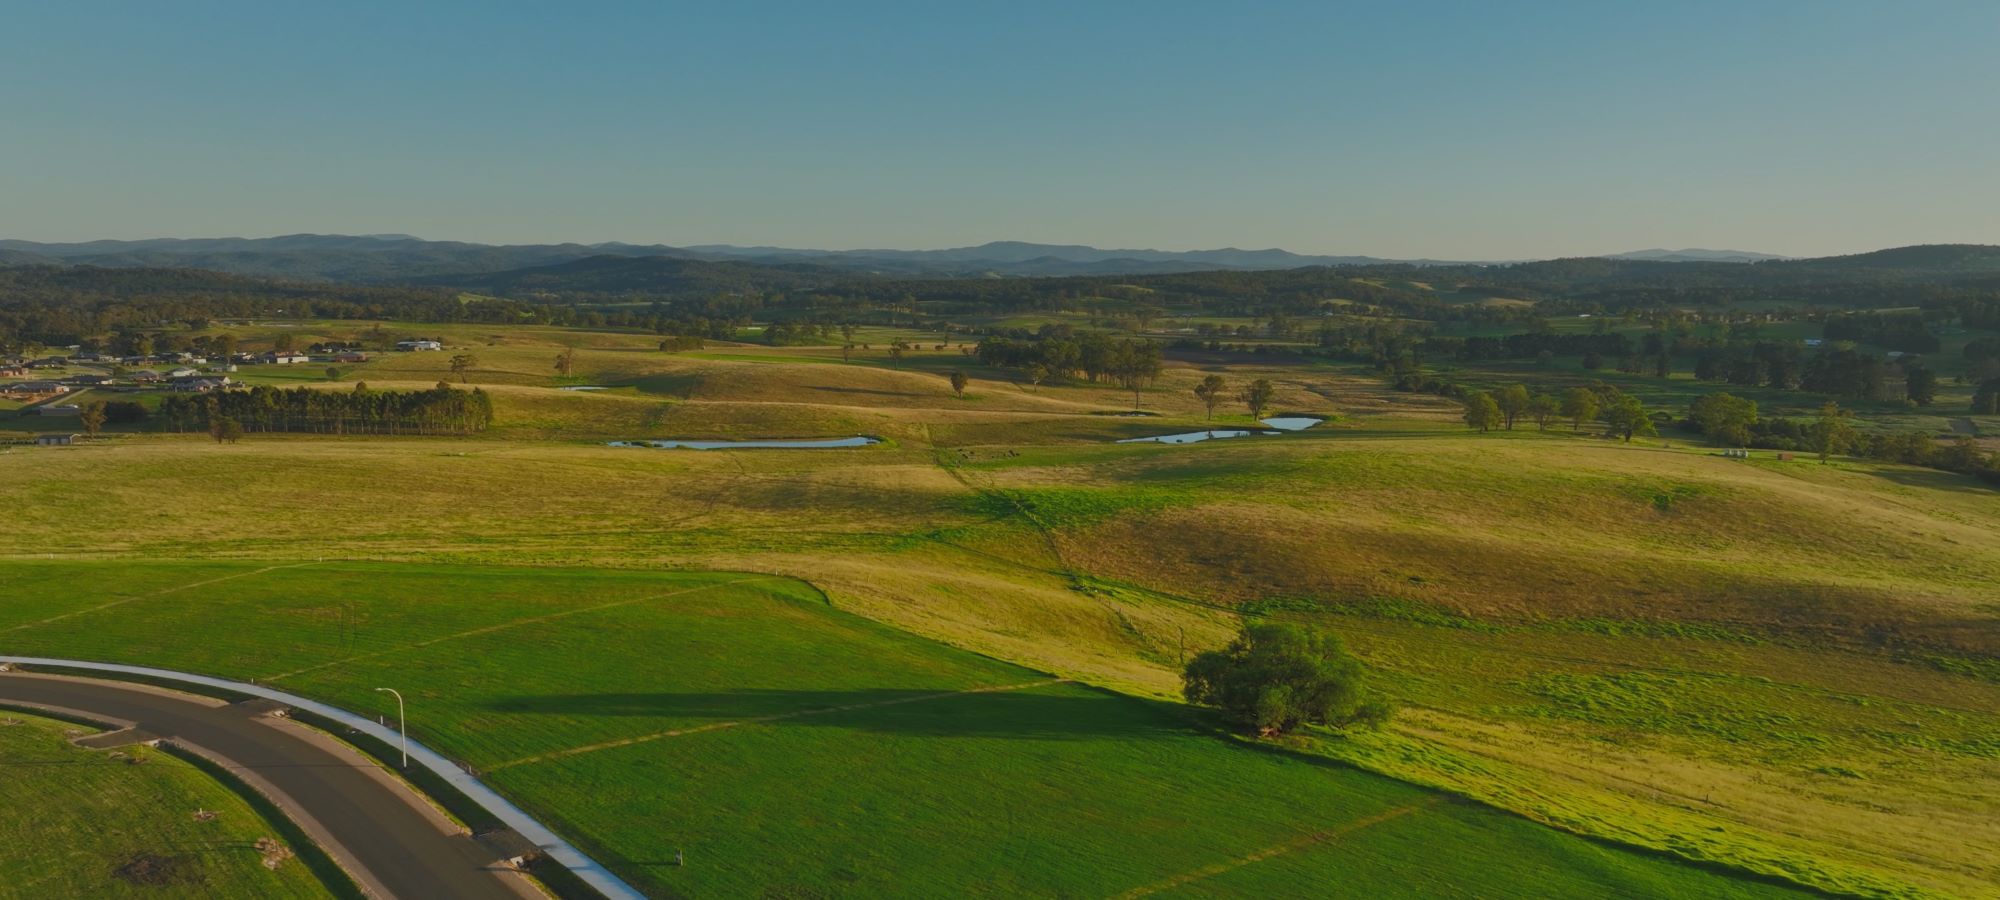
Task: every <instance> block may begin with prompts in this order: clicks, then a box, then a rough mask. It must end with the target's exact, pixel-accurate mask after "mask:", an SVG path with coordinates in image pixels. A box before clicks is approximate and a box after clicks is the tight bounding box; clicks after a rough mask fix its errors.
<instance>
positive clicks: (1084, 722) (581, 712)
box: [490, 686, 1204, 740]
mask: <svg viewBox="0 0 2000 900" xmlns="http://www.w3.org/2000/svg"><path fill="white" fill-rule="evenodd" d="M1061 690H1062V692H1061V693H1050V692H1048V691H1047V690H1046V689H1034V688H1030V689H1021V690H1004V691H986V692H978V693H967V692H955V693H954V692H949V691H948V690H902V689H873V690H849V691H815V690H761V689H748V690H734V691H716V692H698V693H671V692H657V693H620V694H549V695H541V696H532V697H525V696H524V697H510V698H506V699H502V700H498V701H495V702H493V703H492V704H490V708H491V709H493V710H494V711H496V712H506V713H528V714H546V715H561V716H569V717H607V716H612V717H615V716H633V717H644V718H652V719H659V720H662V726H663V727H664V728H668V729H676V728H701V727H704V726H714V725H720V724H724V723H743V724H752V722H753V720H757V719H769V721H768V722H765V723H761V724H763V725H764V726H765V727H773V728H846V729H851V730H857V731H868V732H875V733H881V734H900V735H913V736H918V737H973V738H1022V739H1036V740H1050V739H1056V740H1063V739H1091V738H1121V739H1147V738H1155V737H1167V736H1171V735H1196V734H1200V733H1202V732H1203V731H1204V729H1203V727H1202V726H1201V725H1200V724H1199V723H1198V722H1197V721H1196V720H1195V719H1194V718H1193V717H1191V716H1190V715H1189V713H1188V711H1187V709H1186V708H1185V707H1182V706H1179V705H1178V704H1172V703H1164V702H1161V701H1157V700H1146V699H1142V698H1136V697H1121V696H1117V695H1113V694H1108V693H1099V692H1097V691H1094V690H1088V689H1082V688H1077V687H1073V686H1065V687H1063V688H1062V689H1061ZM778 716H782V717H783V718H770V717H778Z"/></svg>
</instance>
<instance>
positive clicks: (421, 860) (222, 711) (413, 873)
mask: <svg viewBox="0 0 2000 900" xmlns="http://www.w3.org/2000/svg"><path fill="white" fill-rule="evenodd" d="M218 702H219V701H213V700H208V699H207V698H198V697H193V696H190V695H186V694H178V693H174V692H170V691H163V690H158V689H152V688H146V687H143V686H139V685H130V684H120V683H116V682H107V681H96V680H90V679H81V678H68V677H59V676H49V675H35V674H27V673H18V672H17V673H4V674H0V703H14V704H19V705H23V706H41V707H54V708H58V709H63V710H69V711H73V712H77V713H82V714H85V715H86V716H90V717H94V718H98V719H110V720H116V721H120V722H129V723H133V724H134V725H135V726H136V727H137V728H138V729H139V730H141V731H144V732H147V733H149V734H150V735H154V736H160V737H167V738H172V739H174V741H175V742H176V743H180V744H183V745H189V746H191V747H193V748H196V749H198V750H200V751H204V752H205V753H206V755H208V756H210V757H211V758H215V759H218V760H221V761H223V762H224V764H225V765H227V766H228V767H229V768H230V769H231V770H232V771H235V772H236V773H237V774H238V775H239V776H240V777H243V778H244V780H246V781H249V782H251V783H252V784H253V785H255V784H258V782H260V781H261V782H262V784H261V785H259V786H260V787H264V788H266V789H267V793H270V792H273V791H275V793H276V794H278V795H279V796H276V797H274V798H273V799H274V800H277V801H278V805H279V806H280V807H281V808H283V809H284V810H285V812H286V814H287V815H290V816H291V817H292V819H293V820H294V821H297V822H298V823H299V824H300V825H302V826H304V827H305V828H306V830H307V831H308V832H309V833H311V834H312V835H313V836H314V838H315V839H317V840H319V841H320V842H321V843H322V844H323V845H326V849H327V851H328V852H330V853H332V854H333V855H334V857H335V858H336V859H338V860H339V861H340V862H341V864H342V866H343V867H344V868H346V869H348V871H349V872H350V873H351V874H353V875H355V876H356V879H357V880H358V881H360V882H361V884H362V888H363V889H364V890H367V891H369V893H371V894H377V895H380V894H387V895H388V896H391V897H399V898H409V900H430V898H460V897H463V898H487V897H494V898H519V897H532V896H539V894H538V893H535V892H533V890H532V889H531V888H530V887H529V886H528V885H527V884H526V882H525V879H524V878H523V877H522V876H521V875H519V874H516V873H514V872H512V871H509V870H507V869H505V868H504V867H502V866H500V865H499V864H498V863H497V862H496V861H495V859H494V857H495V854H494V853H493V852H492V851H490V850H488V849H486V848H484V847H482V846H481V845H480V844H479V843H477V842H476V841H474V840H473V839H472V838H471V837H470V836H468V835H465V834H463V833H450V832H448V831H447V830H446V829H448V828H451V827H452V826H450V825H449V823H447V822H445V821H444V820H443V819H442V817H441V816H439V815H438V813H437V812H436V811H435V810H433V809H431V808H429V807H428V806H425V805H423V801H422V800H420V799H419V798H418V797H417V796H416V795H415V794H414V793H413V792H412V791H411V790H410V789H409V788H407V787H404V786H402V785H401V784H399V783H397V782H395V781H394V780H393V779H389V778H386V777H385V776H384V775H383V773H382V772H381V771H380V769H379V768H377V767H376V766H375V765H374V764H373V763H371V762H369V761H367V760H366V759H365V758H363V757H362V756H361V755H360V754H359V753H358V752H357V751H355V750H354V749H353V748H350V747H346V746H345V745H342V744H339V743H338V742H335V741H331V740H329V739H327V738H326V737H325V736H324V735H321V734H318V733H316V732H313V731H311V730H310V729H307V728H305V727H304V726H301V725H298V724H296V723H292V722H287V721H281V720H272V719H267V718H262V717H259V716H258V715H256V714H255V713H253V712H251V711H249V710H246V709H244V708H242V707H238V706H229V705H222V706H217V705H212V704H214V703H218ZM357 870H359V871H357Z"/></svg>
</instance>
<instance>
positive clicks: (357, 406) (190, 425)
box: [159, 382, 493, 440]
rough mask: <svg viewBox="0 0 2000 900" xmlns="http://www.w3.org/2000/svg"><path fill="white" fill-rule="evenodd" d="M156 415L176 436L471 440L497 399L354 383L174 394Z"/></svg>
mask: <svg viewBox="0 0 2000 900" xmlns="http://www.w3.org/2000/svg"><path fill="white" fill-rule="evenodd" d="M159 417H160V419H161V420H162V421H163V422H164V424H165V425H166V427H168V428H171V429H173V430H174V431H177V432H187V431H193V430H206V431H208V432H209V433H210V434H212V435H216V436H217V438H218V440H220V439H221V432H222V431H223V430H224V429H227V428H230V427H233V428H235V429H238V430H239V432H303V433H309V434H387V435H467V434H475V433H478V432H481V431H485V430H486V428H487V426H489V425H491V424H493V398H492V397H491V396H490V395H488V394H487V393H486V392H485V391H483V390H480V389H478V388H473V389H472V390H469V391H466V390H460V389H457V388H454V387H452V386H451V385H449V384H445V383H444V382H439V383H438V386H437V387H435V388H432V389H430V390H427V391H377V390H370V389H369V388H368V385H367V384H365V383H357V384H355V386H354V389H353V390H350V391H325V390H314V389H312V388H302V387H301V388H289V389H286V388H276V387H271V386H269V385H258V386H257V387H253V388H251V389H249V390H241V391H212V392H210V393H206V394H170V395H168V396H167V397H165V398H163V399H162V400H161V401H160V410H159Z"/></svg>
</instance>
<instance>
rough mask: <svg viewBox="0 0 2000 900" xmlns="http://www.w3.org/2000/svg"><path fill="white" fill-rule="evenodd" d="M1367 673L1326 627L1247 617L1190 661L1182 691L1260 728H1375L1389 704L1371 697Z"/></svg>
mask: <svg viewBox="0 0 2000 900" xmlns="http://www.w3.org/2000/svg"><path fill="white" fill-rule="evenodd" d="M1365 676H1366V670H1365V669H1363V667H1362V665H1361V661H1360V660H1358V659H1355V658H1354V657H1353V656H1352V655H1350V654H1348V652H1347V648H1346V647H1344V646H1342V645H1341V643H1340V638H1339V637H1338V636H1336V635H1334V634H1333V633H1331V632H1327V631H1322V630H1320V629H1317V628H1307V627H1302V626H1298V625H1284V624H1247V623H1246V624H1245V625H1244V626H1243V630H1242V631H1241V632H1240V633H1238V634H1237V636H1236V640H1234V641H1232V642H1230V644H1229V646H1227V647H1225V648H1223V649H1221V650H1210V651H1208V652H1206V653H1202V654H1200V655H1198V656H1196V657H1195V658H1194V659H1191V660H1189V661H1188V664H1187V668H1186V670H1185V671H1183V672H1182V673H1181V682H1182V684H1181V692H1182V694H1183V695H1184V696H1186V697H1187V700H1188V702H1189V703H1193V704H1196V705H1200V706H1211V707H1215V708H1217V709H1219V710H1221V711H1222V712H1223V714H1224V715H1227V716H1228V717H1230V718H1231V719H1233V720H1235V721H1237V722H1239V723H1241V724H1243V725H1245V726H1248V727H1251V728H1254V729H1255V730H1256V731H1257V733H1259V734H1263V735H1275V734H1280V733H1282V732H1286V731H1291V730H1293V729H1296V728H1297V727H1299V726H1300V725H1331V726H1336V727H1344V726H1350V725H1360V726H1366V727H1379V726H1380V725H1381V724H1382V723H1383V722H1386V721H1388V719H1389V715H1390V713H1391V709H1390V707H1389V705H1388V704H1386V703H1384V702H1382V701H1379V700H1374V699H1371V697H1370V695H1369V691H1368V688H1367V685H1366V684H1365V683H1364V682H1365V680H1366V678H1365Z"/></svg>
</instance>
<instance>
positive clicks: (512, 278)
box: [0, 234, 1996, 290]
mask: <svg viewBox="0 0 2000 900" xmlns="http://www.w3.org/2000/svg"><path fill="white" fill-rule="evenodd" d="M1995 252H1996V250H1995V248H1991V247H1985V246H1982V245H1974V244H1940V245H1928V246H1921V247H1905V248H1896V249H1893V250H1882V251H1876V252H1874V253H1867V254H1857V255H1854V256H1846V257H1826V258H1824V259H1820V260H1796V259H1789V258H1786V257H1780V256H1777V255H1774V254H1769V253H1756V252H1751V251H1744V250H1704V249H1698V248H1690V249H1684V250H1664V249H1653V250H1635V251H1632V252H1629V253H1617V254H1609V255H1606V256H1602V257H1581V258H1577V260H1570V261H1563V260H1553V261H1544V262H1547V263H1551V264H1555V263H1560V264H1561V266H1562V267H1563V268H1564V269H1566V270H1567V269H1573V268H1575V265H1576V264H1577V262H1578V261H1587V260H1592V259H1596V260H1602V261H1605V262H1613V263H1622V264H1628V265H1646V264H1658V263H1672V264H1677V265H1681V264H1684V265H1688V266H1690V267H1694V268H1700V267H1703V266H1718V265H1720V266H1725V267H1728V266H1731V265H1740V264H1744V263H1762V264H1771V263H1776V264H1778V265H1781V266H1795V265H1801V264H1804V265H1816V264H1819V263H1824V264H1825V265H1827V266H1835V267H1844V268H1849V269H1852V268H1858V267H1873V266H1887V267H1889V268H1909V267H1912V266H1915V267H1920V268H1927V269H1928V268H1937V267H1939V266H1944V267H1948V268H1949V269H1950V270H1951V271H1957V272H1970V271H1985V270H1987V269H1989V268H1991V263H1992V257H1993V254H1994V253H1995ZM620 259H628V260H637V259H646V260H655V261H659V260H666V261H670V262H667V263H656V264H647V265H642V266H637V267H633V266H623V267H621V266H620V265H618V264H617V262H616V261H617V260H620ZM692 263H707V264H710V265H707V266H703V265H690V264H692ZM570 264H579V265H575V266H570ZM19 265H59V266H69V265H89V266H100V267H109V268H142V267H144V268H185V269H206V270H211V271H217V272H227V273H231V274H238V275H254V276H262V277H269V278H284V279H294V280H303V281H336V282H346V283H355V284H431V285H444V284H451V285H462V286H466V287H468V288H495V289H498V288H500V286H501V285H503V284H505V285H507V286H509V287H511V288H513V289H520V290H531V289H534V288H535V287H536V286H539V285H552V284H553V283H554V282H556V281H562V280H566V279H567V280H581V281H586V282H594V283H605V284H609V283H611V282H619V283H623V282H626V281H629V280H635V279H636V280H638V281H641V282H643V281H646V280H648V279H653V278H663V279H667V280H669V281H677V282H689V283H700V284H710V283H713V284H727V283H732V282H734V283H748V282H750V281H756V282H758V283H766V284H770V283H775V284H785V283H792V282H797V283H804V282H822V281H824V280H826V279H828V278H831V277H840V276H855V275H876V276H886V277H898V278H998V277H1020V276H1092V275H1095V276H1112V275H1176V274H1184V273H1189V272H1206V271H1217V270H1224V271H1267V270H1278V269H1297V268H1302V267H1307V266H1352V267H1369V268H1378V267H1385V266H1386V267H1396V266H1423V267H1440V268H1448V269H1450V270H1452V271H1453V272H1459V271H1461V270H1466V271H1469V270H1474V269H1480V268H1485V267H1502V266H1504V267H1507V268H1518V267H1520V266H1523V265H1526V266H1537V265H1540V263H1522V262H1515V261H1505V262H1501V261H1483V262H1482V261H1454V260H1441V259H1413V260H1395V259H1383V258H1380V257H1373V256H1325V255H1308V254H1300V253H1292V252H1290V251H1287V250H1279V249H1267V250H1242V249H1237V248H1233V247H1228V248H1223V249H1219V250H1186V251H1175V250H1132V249H1120V250H1104V249H1100V248H1097V247H1090V246H1085V245H1080V244H1034V243H1027V242H1023V241H994V242H992V243H988V244H981V245H979V246H977V247H957V248H952V249H945V250H893V249H867V250H808V249H796V248H787V247H739V246H734V245H730V244H704V245H696V246H688V247H671V246H667V245H664V244H626V243H618V242H612V243H599V244H576V243H566V244H510V245H494V244H474V243H466V242H461V241H427V240H423V239H421V238H416V237H412V236H410V235H405V234H376V235H337V234H293V235H285V236H282V237H270V238H160V239H154V240H137V241H88V242H83V243H38V242H35V241H20V240H0V266H19ZM566 266H568V268H565V267H566ZM1757 268H1762V266H1758V267H1757ZM641 270H644V271H641ZM759 270H776V271H759ZM753 272H756V273H758V274H757V277H755V278H752V277H751V273H753ZM1744 274H1745V275H1747V274H1748V273H1747V271H1746V272H1745V273H1744ZM1773 274H1776V273H1773ZM690 279H691V280H692V281H691V282H690Z"/></svg>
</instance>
